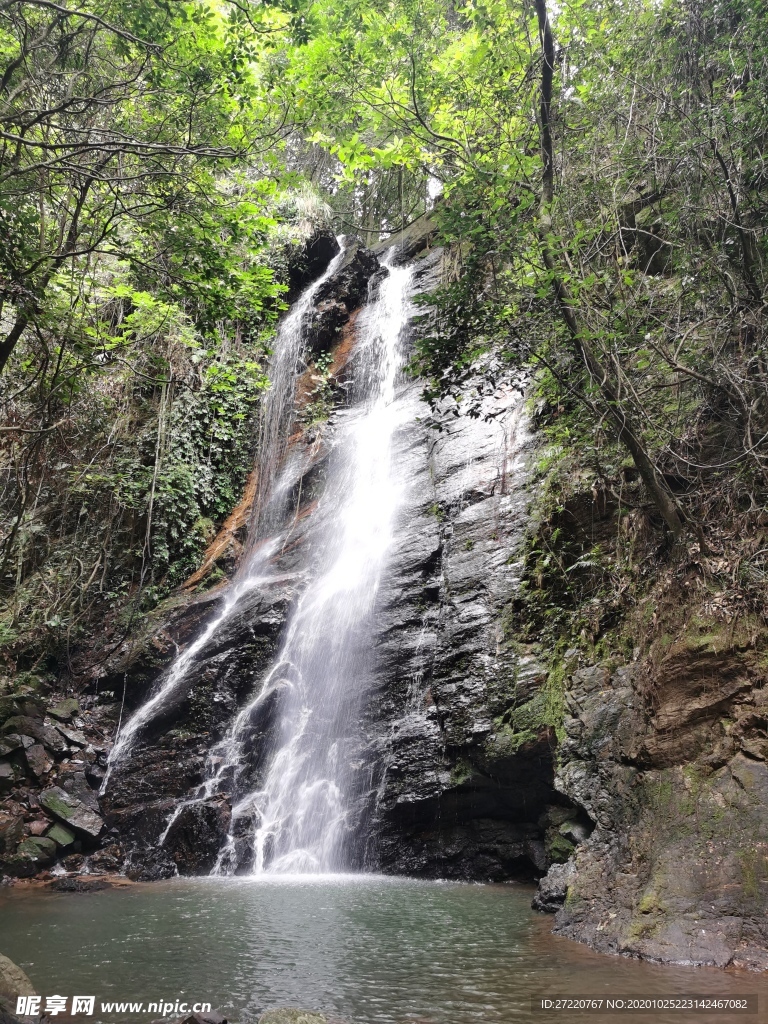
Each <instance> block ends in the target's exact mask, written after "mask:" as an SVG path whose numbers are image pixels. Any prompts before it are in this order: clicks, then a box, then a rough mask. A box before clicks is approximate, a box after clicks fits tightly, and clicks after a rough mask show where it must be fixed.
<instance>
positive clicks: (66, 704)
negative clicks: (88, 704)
mask: <svg viewBox="0 0 768 1024" xmlns="http://www.w3.org/2000/svg"><path fill="white" fill-rule="evenodd" d="M79 710H80V704H79V703H78V701H76V700H75V698H74V697H67V698H66V699H65V700H62V701H59V703H58V704H54V706H53V707H50V708H48V714H49V715H53V717H54V718H58V719H60V720H61V721H62V722H66V721H68V720H69V719H70V718H72V717H73V715H76V714H77V713H78V711H79Z"/></svg>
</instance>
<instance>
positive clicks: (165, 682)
mask: <svg viewBox="0 0 768 1024" xmlns="http://www.w3.org/2000/svg"><path fill="white" fill-rule="evenodd" d="M343 259H344V249H343V248H342V249H341V250H340V252H339V253H338V254H337V255H336V256H335V257H334V258H333V259H332V260H331V262H330V263H329V265H328V267H327V268H326V270H325V272H324V273H323V274H322V275H321V276H320V277H319V278H318V279H317V280H316V281H314V282H313V283H312V284H310V285H309V286H308V287H307V288H305V289H304V291H303V292H302V294H301V296H300V297H299V298H298V300H297V301H296V302H295V303H294V305H293V307H292V308H291V311H290V312H289V313H288V315H287V316H286V317H285V318H284V319H283V320H282V321H281V323H280V326H279V327H278V331H277V337H276V339H275V346H274V355H273V357H272V360H271V363H270V368H269V369H270V388H269V391H268V392H267V396H266V399H265V402H264V406H263V411H262V428H261V438H260V441H261V443H260V459H259V482H258V493H257V501H256V507H255V510H254V524H252V529H251V535H250V537H249V541H250V550H251V554H250V556H249V557H248V559H247V560H246V561H245V563H244V564H243V566H242V567H241V569H240V572H239V573H238V577H237V579H236V580H235V581H234V583H233V585H232V588H231V590H230V592H229V594H228V595H227V598H226V600H225V602H224V606H223V608H222V610H221V612H220V613H219V615H218V616H217V617H216V618H215V619H214V620H213V621H212V622H210V623H209V624H208V625H207V626H206V628H205V629H204V630H203V632H202V633H201V634H200V636H199V637H198V638H197V640H195V641H194V643H192V644H190V646H189V647H188V648H187V649H186V650H185V651H184V652H183V653H182V654H180V655H179V657H178V658H176V660H175V661H174V662H173V664H172V665H171V667H170V669H169V670H168V671H167V672H166V673H165V675H164V676H163V678H162V679H161V681H160V684H159V686H158V687H157V688H156V690H155V692H154V693H153V694H152V696H151V697H150V698H149V700H147V701H146V702H145V703H144V704H143V705H142V706H141V707H140V708H139V709H138V710H137V711H136V712H135V714H134V715H133V716H132V717H131V718H130V719H129V720H128V721H127V722H126V723H125V725H123V726H122V728H120V729H119V731H118V735H117V738H116V740H115V744H114V746H113V748H112V751H111V752H110V755H109V761H108V764H107V771H106V774H105V777H104V781H103V782H102V785H101V792H102V793H104V792H106V789H107V786H108V784H109V781H110V777H111V774H112V771H113V769H114V766H115V765H116V764H118V763H119V762H120V761H122V760H124V759H125V757H126V756H127V755H128V753H129V752H130V750H131V748H132V747H133V744H134V742H135V740H136V737H137V735H138V734H139V732H140V731H141V730H142V729H143V728H144V727H145V726H146V725H147V724H148V723H149V722H151V721H152V720H153V719H154V718H156V717H157V715H159V714H160V713H161V712H162V711H163V710H164V709H165V707H166V706H167V705H168V703H169V702H170V701H171V700H172V699H173V697H174V696H175V695H176V692H177V690H178V688H179V684H180V683H181V682H182V681H183V680H184V677H185V676H186V673H187V670H188V669H189V667H190V665H191V664H192V663H193V661H194V660H195V658H196V657H197V655H198V654H200V653H201V652H202V651H203V650H204V649H205V647H206V645H207V644H208V641H209V640H210V639H211V637H213V636H214V635H215V634H216V632H217V631H218V630H219V628H220V627H221V625H222V624H223V623H224V622H225V621H226V620H227V619H229V617H230V616H231V615H232V613H233V612H234V610H235V608H236V607H237V605H238V604H239V602H240V600H241V599H242V598H243V596H244V595H245V594H247V593H248V592H249V591H251V590H253V589H254V588H255V587H258V586H259V585H261V584H262V583H264V582H265V576H264V574H265V569H266V567H267V565H268V562H269V559H270V558H271V557H272V555H273V554H274V553H275V551H276V549H277V547H278V541H279V538H272V539H271V540H270V541H268V542H266V543H264V544H261V545H259V547H258V548H256V547H254V544H255V541H256V540H258V539H261V538H263V537H264V535H265V534H264V530H265V528H266V527H265V524H266V523H269V522H272V520H273V519H274V518H275V516H274V515H273V514H272V512H273V510H274V509H275V508H279V507H280V506H281V504H282V501H281V499H282V498H283V497H284V496H285V495H286V494H287V493H288V491H289V490H290V484H291V482H292V481H291V477H290V473H287V474H285V475H284V479H282V480H278V479H276V476H277V471H278V468H279V466H280V463H281V460H282V457H283V455H284V451H285V442H286V437H287V433H288V428H289V426H290V423H291V420H292V418H293V409H294V394H295V384H296V378H297V375H298V369H299V363H300V360H301V357H302V355H303V353H304V323H305V320H306V317H307V313H308V312H309V310H310V308H311V306H312V302H313V300H314V298H315V295H316V294H317V292H318V290H319V289H320V287H321V286H322V285H323V284H324V283H325V282H326V281H327V280H328V279H329V278H330V277H332V276H333V275H334V274H335V273H336V271H337V270H338V268H339V264H340V263H341V261H342V260H343ZM260 525H261V528H259V527H260Z"/></svg>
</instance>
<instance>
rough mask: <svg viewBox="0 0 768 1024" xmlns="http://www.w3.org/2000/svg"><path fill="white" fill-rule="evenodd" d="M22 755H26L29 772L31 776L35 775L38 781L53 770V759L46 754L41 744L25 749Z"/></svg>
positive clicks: (34, 744)
mask: <svg viewBox="0 0 768 1024" xmlns="http://www.w3.org/2000/svg"><path fill="white" fill-rule="evenodd" d="M24 753H25V755H26V758H27V764H28V765H29V769H30V771H31V772H32V774H33V775H36V776H37V778H38V779H39V778H40V777H41V776H43V775H46V774H47V773H48V772H49V771H50V770H51V768H53V759H52V758H51V757H50V755H49V754H48V753H47V752H46V749H45V747H44V746H43V745H42V743H33V744H32V746H30V747H27V749H26V750H25V751H24Z"/></svg>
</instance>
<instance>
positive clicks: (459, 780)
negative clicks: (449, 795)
mask: <svg viewBox="0 0 768 1024" xmlns="http://www.w3.org/2000/svg"><path fill="white" fill-rule="evenodd" d="M472 774H473V772H472V765H471V764H470V763H469V761H468V760H467V759H466V758H465V757H460V758H459V760H458V761H457V762H456V764H455V765H454V766H453V768H452V769H451V785H453V786H463V785H464V783H465V782H469V780H470V779H471V778H472Z"/></svg>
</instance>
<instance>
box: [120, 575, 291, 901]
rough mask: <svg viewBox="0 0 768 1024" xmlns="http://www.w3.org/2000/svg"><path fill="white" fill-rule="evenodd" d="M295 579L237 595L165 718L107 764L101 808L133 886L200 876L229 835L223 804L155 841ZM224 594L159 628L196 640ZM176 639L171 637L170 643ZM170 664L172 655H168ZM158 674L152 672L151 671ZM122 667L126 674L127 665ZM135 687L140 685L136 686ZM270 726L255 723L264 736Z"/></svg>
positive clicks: (257, 669)
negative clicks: (122, 848)
mask: <svg viewBox="0 0 768 1024" xmlns="http://www.w3.org/2000/svg"><path fill="white" fill-rule="evenodd" d="M298 582H299V581H298V579H297V578H295V577H290V576H287V577H278V578H277V579H276V580H275V582H274V583H273V584H272V585H271V586H269V587H264V588H263V589H260V590H258V591H256V590H254V591H251V592H250V593H249V594H247V595H245V596H244V598H243V599H242V601H241V602H240V603H239V604H238V605H237V607H236V609H235V611H234V613H233V614H232V616H231V617H230V618H229V619H227V620H226V621H224V622H223V623H222V625H221V627H220V628H219V630H218V631H217V632H216V634H215V635H214V636H213V637H212V638H211V641H210V643H209V644H208V645H207V647H206V648H205V649H204V650H203V651H201V653H200V656H199V657H198V658H197V659H195V660H194V661H193V662H192V663H191V664H190V666H189V669H188V671H187V673H186V674H185V675H184V677H183V678H182V679H181V680H180V681H179V686H178V688H177V690H176V691H175V692H174V694H173V695H172V699H171V700H170V701H169V703H168V704H167V706H166V707H165V708H164V710H163V712H162V713H161V714H160V715H158V716H157V718H155V719H153V720H152V722H150V723H148V726H147V729H146V730H145V732H144V733H143V734H142V735H141V736H140V737H139V739H138V741H137V743H136V745H135V747H134V748H133V750H132V751H131V752H130V756H129V757H127V758H126V759H125V760H124V761H122V762H120V763H118V764H117V765H116V766H115V769H114V773H113V775H112V776H111V777H110V781H109V784H108V788H107V792H106V793H105V795H104V797H103V798H102V801H101V803H102V807H103V809H104V812H105V814H106V816H107V819H108V822H109V824H110V825H111V826H113V827H114V828H116V829H117V830H118V833H119V835H120V837H121V839H122V840H123V841H124V843H125V845H126V846H127V848H128V849H129V850H130V851H131V853H130V858H129V873H130V874H131V876H132V877H134V878H137V879H140V880H147V881H150V880H154V879H156V878H167V877H170V876H171V875H173V874H175V873H176V872H177V871H178V872H179V873H181V874H205V873H207V871H210V869H211V868H212V867H213V864H214V863H215V859H216V853H217V852H218V849H219V847H220V846H221V843H222V842H223V840H224V837H225V836H226V834H227V828H228V815H229V808H228V806H226V805H223V804H220V803H213V804H211V805H210V806H209V805H203V806H202V807H200V808H199V809H198V811H196V812H194V813H193V812H192V810H191V809H190V810H189V811H188V812H186V813H183V814H182V815H180V817H179V818H178V819H177V821H176V822H175V824H174V828H173V829H172V830H171V832H169V834H168V837H167V842H165V843H163V844H162V846H161V847H158V842H159V839H160V837H161V836H162V834H163V832H164V831H165V828H166V825H167V823H168V821H169V819H170V817H171V815H172V814H173V812H174V810H175V809H176V807H177V806H178V804H179V803H180V802H181V801H183V800H185V799H191V798H192V797H194V796H195V794H196V792H197V790H198V788H199V787H200V785H201V783H202V782H203V779H204V776H205V768H206V759H207V756H208V752H209V750H210V749H211V747H212V746H214V744H215V743H216V742H217V741H218V740H220V739H221V738H222V736H223V735H224V733H225V732H226V729H227V726H228V725H229V723H230V722H231V721H232V719H233V718H234V717H235V715H236V714H237V712H238V711H239V710H240V708H241V707H242V706H243V704H245V703H246V702H247V700H248V699H249V698H250V697H251V696H252V694H253V693H254V692H255V690H256V689H257V688H258V687H259V685H260V683H261V679H262V678H263V676H264V674H265V673H266V672H267V671H268V669H269V667H270V665H271V664H272V661H273V659H274V657H275V654H276V651H277V644H278V640H279V636H280V633H281V631H282V627H283V624H284V622H285V618H286V615H287V611H288V607H289V605H290V602H291V601H292V600H293V598H294V597H295V592H296V587H297V584H298ZM222 600H223V597H222V596H221V595H219V596H217V598H216V599H215V600H208V601H207V602H205V606H206V612H205V617H202V618H201V617H200V615H199V608H195V607H194V606H190V608H189V609H188V610H187V614H184V613H180V615H179V616H178V618H177V620H176V622H175V623H174V624H173V625H168V627H167V629H166V632H168V633H169V634H170V633H173V634H174V635H175V636H176V637H184V638H185V639H186V642H189V641H190V640H191V639H192V638H193V636H194V630H193V629H192V628H190V621H189V620H190V619H191V620H192V621H193V622H194V623H195V626H196V627H199V626H201V625H203V624H204V622H205V621H206V617H207V616H215V615H216V614H218V613H219V612H220V606H221V601H222ZM177 642H178V641H177ZM151 649H152V644H151V642H150V643H148V644H147V645H146V647H145V648H144V649H140V650H139V651H138V652H136V653H135V655H134V661H133V663H132V665H133V667H134V669H135V672H136V675H137V676H138V677H139V678H143V677H144V674H145V672H147V671H148V669H147V667H146V663H145V658H149V657H151V655H150V654H149V651H150V650H151ZM168 660H169V661H170V660H171V659H170V658H169V659H168ZM155 668H156V667H155ZM126 671H128V669H126ZM142 689H143V688H142ZM267 727H268V722H266V721H262V722H261V723H257V724H255V725H254V730H255V731H257V730H258V729H259V728H261V729H262V730H265V729H266V728H267Z"/></svg>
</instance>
